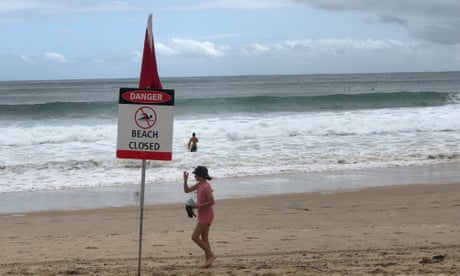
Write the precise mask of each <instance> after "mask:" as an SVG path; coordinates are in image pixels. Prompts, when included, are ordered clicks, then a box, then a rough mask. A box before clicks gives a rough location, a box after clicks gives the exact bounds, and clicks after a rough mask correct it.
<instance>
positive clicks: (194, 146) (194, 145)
mask: <svg viewBox="0 0 460 276" xmlns="http://www.w3.org/2000/svg"><path fill="white" fill-rule="evenodd" d="M197 144H198V138H197V137H196V134H195V132H194V133H192V137H191V138H190V140H188V146H187V147H188V149H189V150H190V151H191V152H195V151H197V149H198V145H197Z"/></svg>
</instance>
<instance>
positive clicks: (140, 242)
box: [137, 159, 146, 276]
mask: <svg viewBox="0 0 460 276" xmlns="http://www.w3.org/2000/svg"><path fill="white" fill-rule="evenodd" d="M145 164H146V161H145V159H143V160H142V176H141V198H140V219H139V256H138V262H137V275H138V276H140V275H141V262H142V229H143V226H144V194H145Z"/></svg>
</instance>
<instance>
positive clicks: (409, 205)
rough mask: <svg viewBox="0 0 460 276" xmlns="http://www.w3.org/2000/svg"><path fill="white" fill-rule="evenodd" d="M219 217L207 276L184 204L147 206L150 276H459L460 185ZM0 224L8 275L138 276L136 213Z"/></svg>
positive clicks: (14, 218) (227, 206) (8, 217)
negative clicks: (399, 275) (443, 256)
mask: <svg viewBox="0 0 460 276" xmlns="http://www.w3.org/2000/svg"><path fill="white" fill-rule="evenodd" d="M215 212H216V219H215V222H214V224H213V225H212V227H211V232H210V242H211V245H212V246H213V250H214V252H215V254H216V255H217V260H216V261H215V262H214V264H213V266H212V267H211V268H209V269H206V270H205V269H199V268H197V267H198V266H199V265H201V264H203V263H204V257H203V252H202V251H201V250H200V249H199V248H198V247H197V246H196V245H195V244H194V243H193V242H192V241H191V239H190V236H191V233H192V230H193V228H194V225H195V220H194V219H189V218H188V217H187V216H186V214H185V210H184V208H183V204H177V203H175V204H165V205H149V206H146V208H145V213H144V215H145V220H144V240H143V251H142V252H143V259H142V272H143V275H203V273H208V274H205V275H288V274H289V275H318V274H340V275H359V274H389V275H392V274H410V275H414V274H427V273H434V274H450V275H455V274H457V273H458V272H459V271H460V184H457V183H455V184H439V185H437V184H423V185H403V186H387V187H375V188H365V189H361V190H355V191H343V192H334V193H327V194H322V193H297V194H285V195H270V196H260V197H252V198H239V199H220V200H218V201H217V202H216V205H215ZM0 217H1V227H0V244H1V248H2V250H1V252H0V260H1V261H0V274H1V275H136V274H137V261H138V259H137V254H138V235H139V209H138V207H136V206H134V207H120V208H115V207H114V208H105V209H91V210H77V211H50V212H35V213H12V214H1V215H0ZM446 252H447V255H446V256H445V258H444V260H442V261H439V262H438V261H437V259H436V260H433V259H432V257H433V256H435V255H441V254H442V255H444V254H446ZM421 261H424V263H421ZM435 261H436V262H435Z"/></svg>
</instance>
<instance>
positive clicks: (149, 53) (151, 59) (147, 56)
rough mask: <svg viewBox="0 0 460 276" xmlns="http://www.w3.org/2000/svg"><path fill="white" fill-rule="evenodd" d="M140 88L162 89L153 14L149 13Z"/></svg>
mask: <svg viewBox="0 0 460 276" xmlns="http://www.w3.org/2000/svg"><path fill="white" fill-rule="evenodd" d="M139 88H150V89H162V88H163V86H162V85H161V82H160V77H159V76H158V69H157V61H156V59H155V46H154V45H153V32H152V15H151V14H150V15H149V19H148V21H147V29H146V30H145V41H144V53H143V54H142V67H141V77H140V79H139Z"/></svg>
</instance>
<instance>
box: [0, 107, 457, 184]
mask: <svg viewBox="0 0 460 276" xmlns="http://www.w3.org/2000/svg"><path fill="white" fill-rule="evenodd" d="M459 107H460V106H459V105H450V106H440V107H429V108H400V109H378V110H377V109H373V110H358V111H342V112H317V113H295V114H290V113H271V114H267V116H265V117H263V118H261V117H254V116H242V115H240V116H232V117H215V118H208V119H176V120H175V123H174V142H173V161H171V162H164V161H153V162H149V169H148V174H147V181H149V182H155V181H177V182H180V181H181V178H180V177H181V173H182V171H183V170H191V169H192V168H193V167H194V166H196V165H198V164H203V165H206V166H208V167H209V168H210V170H211V172H212V174H213V175H214V176H216V177H220V178H222V177H234V176H250V175H266V174H273V173H283V172H320V171H332V170H342V169H360V168H379V167H391V166H407V165H421V164H429V163H443V162H452V161H459V160H460V144H459V143H458V141H459V140H460V120H459V118H460V108H459ZM116 127H117V126H116V121H115V119H114V120H111V121H106V122H94V123H93V124H92V123H91V122H81V121H77V120H76V121H70V122H68V124H67V125H55V124H51V122H48V123H46V122H44V123H42V124H40V125H26V124H24V125H20V124H17V125H16V126H14V127H11V126H10V127H8V128H2V127H0V148H1V151H2V154H1V156H0V173H1V175H2V177H1V179H0V192H9V191H27V190H42V189H63V188H78V187H99V186H112V185H123V184H134V183H137V182H138V181H139V174H140V172H139V170H140V163H141V162H140V161H139V160H122V159H116V158H115V150H116V132H117V131H116ZM192 132H196V133H197V135H198V138H199V139H200V142H199V148H198V152H197V153H190V152H187V151H186V150H185V147H184V144H185V143H186V142H187V140H188V138H189V137H190V135H191V133H192Z"/></svg>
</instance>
